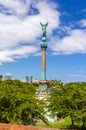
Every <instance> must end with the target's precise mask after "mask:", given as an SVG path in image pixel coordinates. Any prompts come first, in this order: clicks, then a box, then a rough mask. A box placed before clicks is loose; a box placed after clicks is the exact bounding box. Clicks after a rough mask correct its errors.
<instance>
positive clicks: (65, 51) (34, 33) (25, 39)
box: [0, 0, 86, 82]
mask: <svg viewBox="0 0 86 130" xmlns="http://www.w3.org/2000/svg"><path fill="white" fill-rule="evenodd" d="M40 21H41V22H42V23H46V22H47V21H48V22H49V24H48V27H47V44H48V48H47V79H57V80H62V81H63V82H70V81H86V60H85V58H86V1H85V0H3V1H2V0H0V74H1V75H3V76H5V75H6V74H7V73H10V74H12V77H13V78H14V79H24V78H25V76H26V75H32V76H33V79H39V80H40V79H41V48H40V44H41V36H42V31H41V26H40Z"/></svg>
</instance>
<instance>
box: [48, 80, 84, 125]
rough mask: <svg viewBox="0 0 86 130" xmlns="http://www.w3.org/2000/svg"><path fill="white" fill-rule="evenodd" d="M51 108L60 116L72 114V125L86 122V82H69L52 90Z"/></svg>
mask: <svg viewBox="0 0 86 130" xmlns="http://www.w3.org/2000/svg"><path fill="white" fill-rule="evenodd" d="M49 101H50V104H49V108H50V110H51V111H52V113H56V114H57V116H58V117H59V118H65V117H67V116H70V118H71V121H72V126H73V125H74V122H77V123H78V124H79V123H80V122H83V126H84V127H85V123H86V83H83V82H82V83H67V84H65V85H63V86H60V89H55V91H52V93H51V96H50V99H49Z"/></svg>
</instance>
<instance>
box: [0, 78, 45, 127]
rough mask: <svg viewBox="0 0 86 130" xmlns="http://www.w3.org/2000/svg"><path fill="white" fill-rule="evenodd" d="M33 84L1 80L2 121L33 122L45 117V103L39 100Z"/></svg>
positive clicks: (0, 103) (0, 119) (0, 112)
mask: <svg viewBox="0 0 86 130" xmlns="http://www.w3.org/2000/svg"><path fill="white" fill-rule="evenodd" d="M35 90H36V87H35V86H34V85H33V84H28V83H22V82H20V81H19V80H5V81H0V122H6V123H17V124H32V125H35V123H36V121H37V120H39V119H41V120H42V121H44V122H46V119H45V117H44V114H45V111H44V105H45V103H44V102H43V101H41V100H38V99H37V97H36V94H35Z"/></svg>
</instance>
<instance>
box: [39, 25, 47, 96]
mask: <svg viewBox="0 0 86 130" xmlns="http://www.w3.org/2000/svg"><path fill="white" fill-rule="evenodd" d="M40 24H41V27H42V44H41V45H40V46H41V50H42V66H41V67H42V68H41V80H40V81H39V84H40V87H39V93H40V92H42V94H43V93H46V90H47V83H48V81H47V79H46V49H47V44H46V27H47V25H48V23H46V24H42V23H40Z"/></svg>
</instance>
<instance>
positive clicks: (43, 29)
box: [40, 22, 48, 37]
mask: <svg viewBox="0 0 86 130" xmlns="http://www.w3.org/2000/svg"><path fill="white" fill-rule="evenodd" d="M40 24H41V27H42V37H46V27H47V25H48V22H47V23H46V24H42V23H41V22H40Z"/></svg>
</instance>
